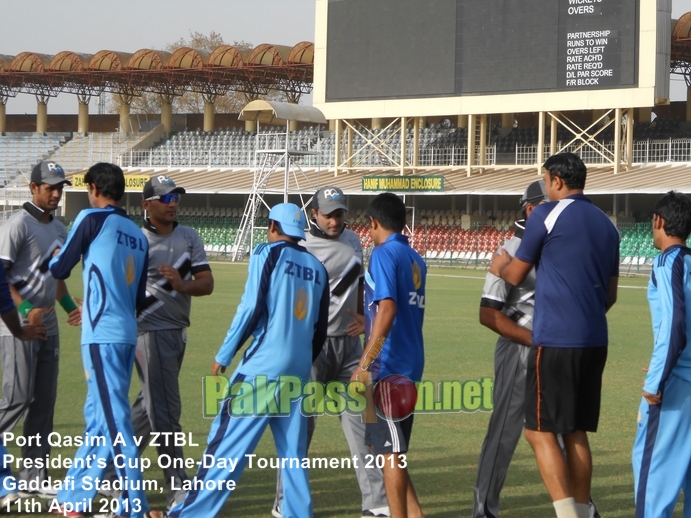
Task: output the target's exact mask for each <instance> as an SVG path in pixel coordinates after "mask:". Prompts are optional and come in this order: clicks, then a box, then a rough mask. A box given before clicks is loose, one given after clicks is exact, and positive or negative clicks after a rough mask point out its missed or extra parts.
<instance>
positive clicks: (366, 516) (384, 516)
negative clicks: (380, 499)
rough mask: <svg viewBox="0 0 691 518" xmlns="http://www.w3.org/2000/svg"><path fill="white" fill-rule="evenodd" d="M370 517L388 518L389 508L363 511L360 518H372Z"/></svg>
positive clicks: (389, 514)
mask: <svg viewBox="0 0 691 518" xmlns="http://www.w3.org/2000/svg"><path fill="white" fill-rule="evenodd" d="M372 516H375V517H379V518H389V517H390V516H391V511H390V510H389V507H388V506H386V507H376V508H374V509H365V510H364V511H362V518H372Z"/></svg>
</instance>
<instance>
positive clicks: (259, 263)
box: [216, 241, 330, 381]
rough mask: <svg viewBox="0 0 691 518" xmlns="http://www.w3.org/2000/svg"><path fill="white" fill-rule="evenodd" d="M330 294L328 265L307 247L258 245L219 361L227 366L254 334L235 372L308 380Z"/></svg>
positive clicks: (322, 335)
mask: <svg viewBox="0 0 691 518" xmlns="http://www.w3.org/2000/svg"><path fill="white" fill-rule="evenodd" d="M329 296H330V293H329V279H328V276H327V274H326V270H325V269H324V266H323V265H322V264H321V263H320V262H319V260H317V258H316V257H314V256H313V255H312V254H310V253H309V252H307V250H306V249H305V248H304V247H302V246H299V245H296V244H293V243H289V242H287V241H278V242H275V243H271V244H262V245H259V246H257V247H256V248H255V249H254V252H253V253H252V257H251V259H250V265H249V275H248V277H247V283H246V285H245V293H244V295H243V296H242V300H241V301H240V305H239V306H238V308H237V312H236V314H235V318H234V319H233V323H232V325H231V326H230V329H229V330H228V335H227V336H226V339H225V340H224V341H223V344H222V345H221V348H220V350H219V351H218V354H217V355H216V361H217V362H218V363H219V364H221V365H228V364H229V363H230V362H231V360H232V358H233V356H234V355H235V353H236V352H237V351H238V349H239V348H240V347H242V345H243V344H244V343H245V341H246V340H247V339H248V338H249V337H250V336H252V337H254V338H253V339H252V343H251V344H250V346H249V347H248V348H247V350H246V351H245V354H244V356H243V358H242V361H241V362H240V365H238V368H237V370H236V373H240V374H243V375H245V376H247V377H251V376H255V375H258V374H263V375H266V376H268V377H269V378H276V377H278V376H280V375H286V374H288V375H294V376H300V377H301V378H302V379H303V380H304V381H307V379H308V378H309V374H310V369H311V367H312V361H313V359H314V358H316V357H317V356H318V355H319V351H321V348H322V346H323V345H324V340H326V329H327V328H326V325H327V323H328V315H329ZM305 337H308V338H309V339H305Z"/></svg>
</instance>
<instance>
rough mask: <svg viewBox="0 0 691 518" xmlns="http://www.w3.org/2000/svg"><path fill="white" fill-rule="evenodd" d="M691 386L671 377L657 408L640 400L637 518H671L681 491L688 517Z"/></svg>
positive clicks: (636, 455)
mask: <svg viewBox="0 0 691 518" xmlns="http://www.w3.org/2000/svg"><path fill="white" fill-rule="evenodd" d="M689 437H691V383H690V382H688V381H686V380H683V379H681V378H678V377H676V376H670V378H669V380H668V381H667V383H666V384H665V388H664V391H663V396H662V403H661V404H660V405H649V404H648V402H647V401H646V400H645V398H643V400H642V401H641V406H640V408H639V411H638V433H637V434H636V442H635V443H634V446H633V475H634V485H635V492H634V494H635V497H636V518H644V517H645V518H665V517H668V516H669V517H671V516H672V512H673V511H674V506H675V504H676V502H677V499H678V498H679V491H680V490H682V489H683V490H684V517H691V469H689V468H690V467H691V440H689Z"/></svg>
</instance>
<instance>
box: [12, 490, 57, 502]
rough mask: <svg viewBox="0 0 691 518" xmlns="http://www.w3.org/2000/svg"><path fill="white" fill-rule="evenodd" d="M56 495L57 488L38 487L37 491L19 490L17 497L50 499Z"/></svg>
mask: <svg viewBox="0 0 691 518" xmlns="http://www.w3.org/2000/svg"><path fill="white" fill-rule="evenodd" d="M57 496H58V490H57V489H53V488H52V487H51V488H47V489H39V490H38V491H20V492H19V498H34V497H37V498H45V499H46V500H52V499H54V498H56V497H57Z"/></svg>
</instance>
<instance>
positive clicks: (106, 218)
mask: <svg viewBox="0 0 691 518" xmlns="http://www.w3.org/2000/svg"><path fill="white" fill-rule="evenodd" d="M148 250H149V244H148V242H147V240H146V238H145V237H144V234H142V231H141V229H140V228H139V227H137V225H135V224H134V222H132V220H130V219H129V217H128V216H127V213H126V212H125V211H124V210H122V209H121V208H119V207H115V206H112V205H110V206H108V207H106V208H103V209H85V210H83V211H81V212H80V213H79V215H78V216H77V219H76V220H75V222H74V226H73V227H72V231H71V232H70V234H69V235H68V236H67V241H66V242H65V245H64V246H63V247H62V249H61V250H60V253H59V254H58V256H57V257H54V258H53V259H52V260H51V262H50V271H51V272H52V274H53V277H55V278H56V279H66V278H67V277H69V275H70V271H71V270H72V268H74V266H75V265H76V264H77V263H78V262H79V260H80V258H82V257H83V260H84V262H83V271H82V277H83V281H84V293H85V300H84V309H83V313H82V344H93V343H127V344H136V343H137V320H136V302H141V301H143V300H144V298H145V294H146V270H147V264H148Z"/></svg>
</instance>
